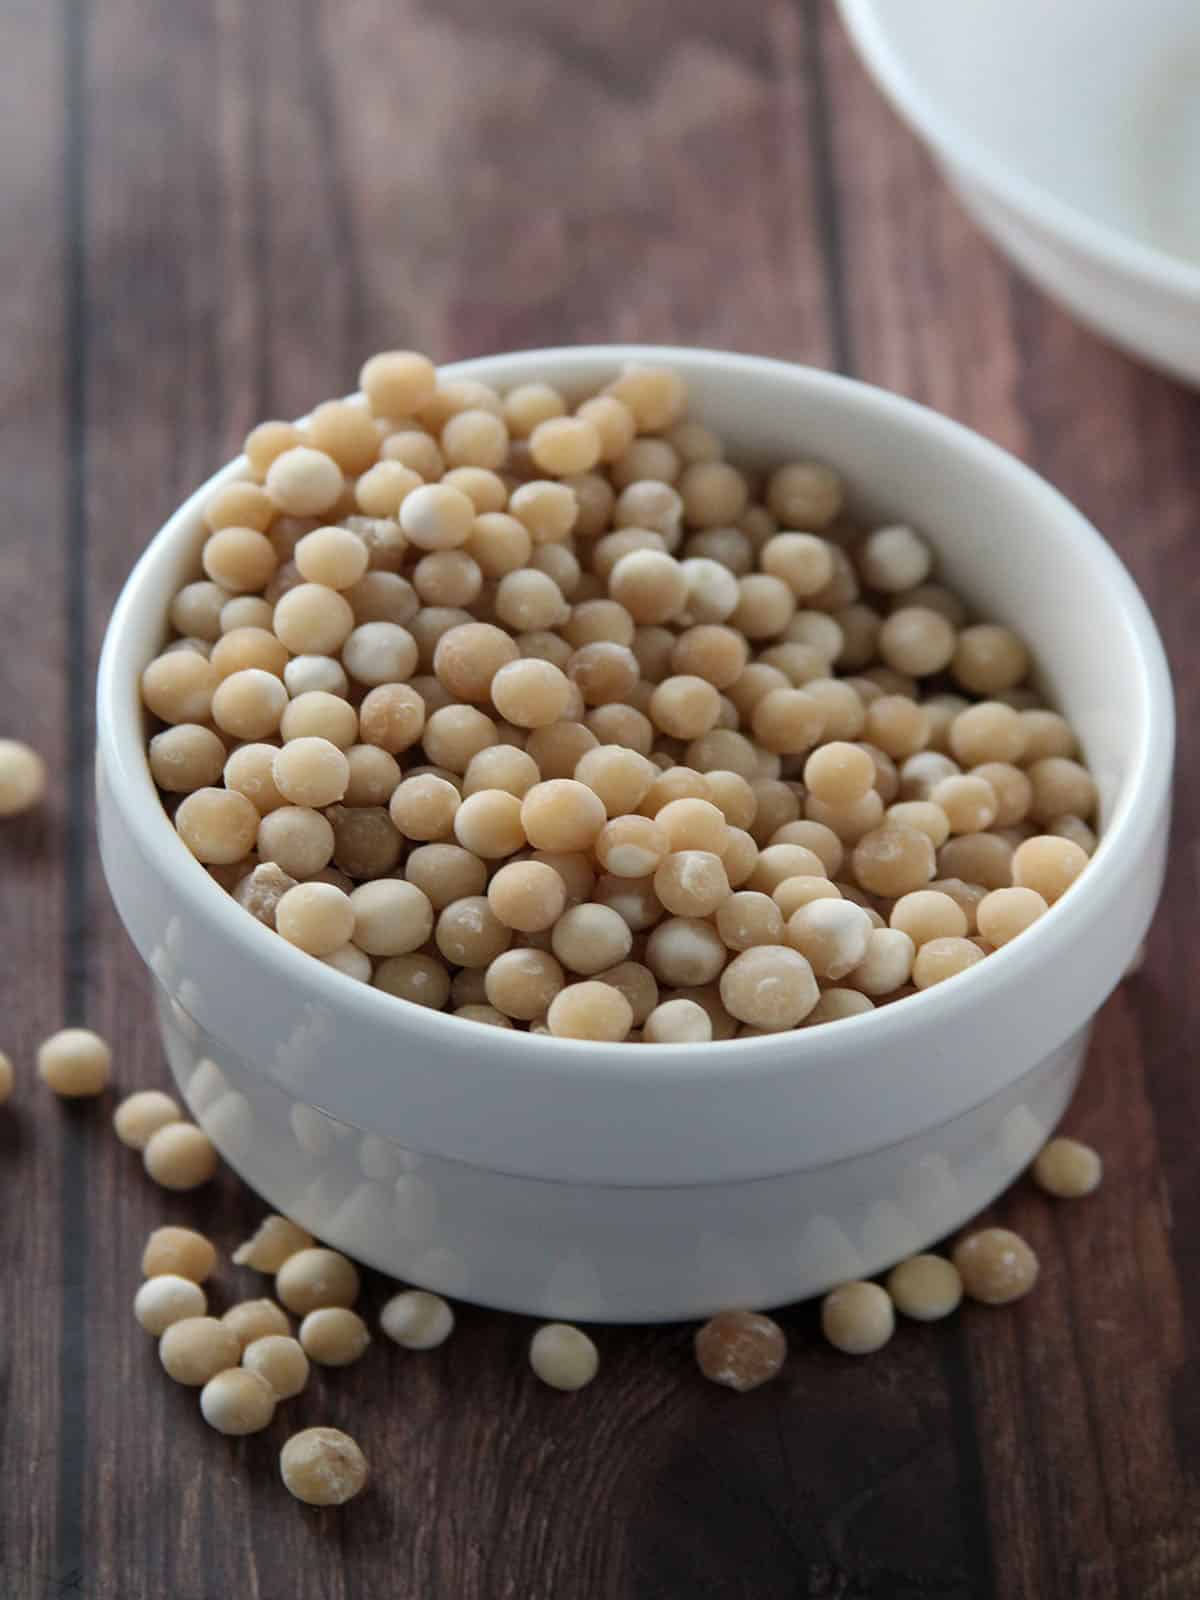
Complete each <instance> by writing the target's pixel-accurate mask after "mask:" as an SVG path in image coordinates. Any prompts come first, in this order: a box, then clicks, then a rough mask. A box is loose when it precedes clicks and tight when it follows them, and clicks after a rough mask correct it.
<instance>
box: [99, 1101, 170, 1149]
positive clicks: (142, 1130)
mask: <svg viewBox="0 0 1200 1600" xmlns="http://www.w3.org/2000/svg"><path fill="white" fill-rule="evenodd" d="M182 1117H183V1113H182V1111H181V1110H180V1109H179V1104H178V1102H177V1101H175V1100H173V1099H172V1098H171V1096H170V1095H169V1094H164V1093H163V1092H162V1090H161V1089H140V1090H138V1091H137V1092H136V1093H134V1094H130V1095H126V1097H125V1098H124V1100H122V1101H121V1103H120V1105H119V1106H118V1107H117V1109H116V1111H114V1112H113V1132H114V1133H115V1134H116V1136H117V1138H118V1139H119V1140H120V1141H121V1143H122V1144H123V1145H127V1146H128V1147H129V1148H130V1149H131V1150H144V1149H145V1148H146V1145H147V1144H148V1143H149V1141H150V1138H151V1135H152V1134H155V1133H157V1132H158V1130H159V1128H165V1127H166V1125H167V1124H168V1123H169V1122H179V1121H181V1120H182Z"/></svg>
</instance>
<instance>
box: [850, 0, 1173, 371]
mask: <svg viewBox="0 0 1200 1600" xmlns="http://www.w3.org/2000/svg"><path fill="white" fill-rule="evenodd" d="M839 8H840V10H841V13H842V17H843V20H844V21H845V24H846V27H847V29H848V31H849V32H850V35H851V37H852V39H853V40H854V43H855V45H856V47H857V48H858V51H859V53H860V54H861V56H862V58H863V60H864V62H865V63H866V65H867V67H868V68H869V70H870V71H871V73H872V75H873V77H874V78H875V80H876V82H877V83H878V84H879V87H880V88H881V89H882V90H883V91H884V93H885V94H886V95H887V96H888V98H889V100H891V102H892V104H893V105H894V107H895V108H896V110H897V111H898V112H899V113H900V115H901V116H902V117H903V118H904V119H905V121H907V122H908V123H909V124H910V125H911V126H912V128H913V129H914V131H915V132H916V133H918V134H919V135H920V136H921V138H923V139H924V140H925V142H926V143H927V144H928V145H929V146H930V149H931V150H932V151H933V153H934V155H935V156H936V157H937V159H938V161H939V163H940V164H941V165H942V167H943V168H944V169H945V171H946V175H947V177H948V179H949V181H950V182H951V184H952V185H953V187H954V188H955V190H956V191H957V192H958V193H959V195H960V196H961V198H962V200H963V203H964V204H965V205H966V207H967V209H968V210H969V211H970V212H971V214H972V215H973V216H974V217H975V219H976V221H977V222H978V223H979V224H980V226H981V227H982V228H984V229H985V230H986V231H987V232H988V233H990V234H991V235H992V237H993V238H994V239H995V240H996V242H997V243H998V244H999V245H1000V246H1001V248H1002V249H1004V250H1005V251H1007V253H1008V254H1009V255H1010V256H1011V257H1012V258H1013V260H1014V261H1016V263H1017V264H1018V265H1019V266H1020V267H1021V268H1023V270H1024V271H1026V272H1027V273H1028V274H1029V276H1030V277H1031V278H1033V279H1034V280H1035V281H1036V282H1037V283H1038V284H1040V285H1041V287H1042V288H1044V289H1045V290H1046V291H1047V292H1048V293H1050V294H1052V295H1054V296H1055V297H1056V298H1057V299H1058V300H1060V301H1062V303H1063V304H1064V305H1066V306H1067V307H1068V308H1069V309H1070V310H1072V311H1073V312H1074V313H1075V314H1076V315H1077V316H1078V317H1079V319H1080V320H1081V321H1083V322H1086V323H1087V324H1088V325H1089V326H1090V327H1092V328H1094V329H1095V330H1096V331H1097V332H1099V333H1102V334H1104V335H1106V336H1107V337H1108V338H1110V339H1112V340H1113V341H1114V342H1115V343H1117V344H1120V345H1123V346H1124V347H1125V348H1126V349H1128V350H1130V351H1131V352H1132V353H1134V354H1136V355H1140V356H1142V357H1144V358H1145V359H1146V360H1148V361H1150V362H1152V363H1153V364H1154V365H1156V366H1160V367H1163V368H1164V369H1166V370H1167V371H1169V372H1173V373H1175V374H1176V375H1177V376H1179V377H1182V378H1186V379H1188V380H1190V381H1191V382H1193V383H1200V10H1197V8H1196V6H1195V5H1194V4H1193V3H1192V0H1144V3H1143V4H1141V5H1136V6H1133V5H1130V4H1128V0H1055V4H1054V5H1046V4H1044V3H1041V0H1004V3H1001V0H975V3H973V4H971V5H961V4H959V3H957V0H905V3H904V4H903V5H897V4H894V3H891V0H839Z"/></svg>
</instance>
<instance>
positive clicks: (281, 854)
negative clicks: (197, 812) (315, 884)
mask: <svg viewBox="0 0 1200 1600" xmlns="http://www.w3.org/2000/svg"><path fill="white" fill-rule="evenodd" d="M248 803H249V802H247V804H248ZM176 820H177V821H178V818H177V819H176ZM251 842H253V841H251ZM333 847H334V832H333V827H332V825H331V824H330V823H329V821H328V820H327V819H326V818H325V817H323V816H322V815H321V814H320V812H319V811H313V810H312V809H311V808H309V807H307V806H281V807H280V808H279V809H278V810H276V811H272V812H271V813H270V815H269V816H266V817H263V819H262V821H261V822H260V823H259V825H258V853H259V855H260V856H261V857H262V859H263V861H264V862H273V863H274V864H275V865H276V866H278V867H280V868H281V869H282V870H283V871H284V872H286V873H287V874H288V875H289V876H290V877H293V878H312V877H315V876H316V874H317V873H318V872H320V871H322V870H323V869H324V868H325V867H327V866H328V865H329V862H330V861H331V859H332V858H333ZM239 859H240V858H239Z"/></svg>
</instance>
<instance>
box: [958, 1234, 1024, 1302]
mask: <svg viewBox="0 0 1200 1600" xmlns="http://www.w3.org/2000/svg"><path fill="white" fill-rule="evenodd" d="M953 1260H954V1265H955V1267H956V1268H957V1269H958V1275H959V1277H960V1278H961V1279H962V1285H963V1288H964V1290H965V1291H966V1293H967V1294H968V1295H969V1296H970V1297H971V1299H972V1300H982V1301H983V1302H984V1303H985V1304H986V1305H991V1306H1002V1305H1007V1304H1008V1303H1009V1302H1010V1301H1012V1300H1019V1299H1020V1298H1021V1297H1022V1295H1026V1294H1028V1293H1029V1291H1030V1289H1032V1288H1033V1286H1034V1284H1035V1283H1036V1282H1037V1275H1038V1259H1037V1256H1036V1255H1035V1254H1034V1253H1033V1251H1032V1250H1031V1249H1030V1247H1029V1246H1028V1245H1027V1244H1026V1242H1025V1240H1024V1239H1022V1238H1021V1236H1020V1235H1019V1234H1016V1233H1013V1232H1011V1231H1010V1230H1009V1229H1008V1228H981V1229H980V1230H979V1231H978V1232H976V1233H970V1234H968V1235H967V1236H966V1238H965V1239H961V1240H960V1241H959V1243H958V1244H957V1245H955V1247H954V1254H953Z"/></svg>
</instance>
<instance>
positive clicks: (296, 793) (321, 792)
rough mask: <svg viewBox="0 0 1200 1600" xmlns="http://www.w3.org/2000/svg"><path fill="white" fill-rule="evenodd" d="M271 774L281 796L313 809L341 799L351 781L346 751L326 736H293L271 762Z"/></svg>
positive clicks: (294, 803) (295, 803)
mask: <svg viewBox="0 0 1200 1600" xmlns="http://www.w3.org/2000/svg"><path fill="white" fill-rule="evenodd" d="M271 776H272V778H273V780H274V783H275V787H276V789H277V790H278V791H279V793H280V794H281V795H282V796H283V798H284V799H285V800H287V801H290V802H291V804H293V805H297V806H307V807H311V808H313V809H316V808H317V807H319V806H330V805H333V804H335V803H336V802H337V801H338V800H341V799H342V797H343V796H344V795H345V793H346V786H347V784H348V783H349V781H350V766H349V763H348V761H347V760H346V756H345V753H344V752H343V751H341V750H339V749H338V747H337V745H335V744H333V743H331V742H330V740H328V739H322V738H317V737H306V738H300V739H293V740H291V741H290V743H288V744H286V745H284V747H283V749H282V750H279V751H278V752H277V753H276V755H275V758H274V760H273V761H272V763H271Z"/></svg>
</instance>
